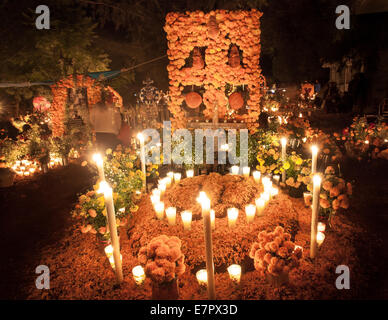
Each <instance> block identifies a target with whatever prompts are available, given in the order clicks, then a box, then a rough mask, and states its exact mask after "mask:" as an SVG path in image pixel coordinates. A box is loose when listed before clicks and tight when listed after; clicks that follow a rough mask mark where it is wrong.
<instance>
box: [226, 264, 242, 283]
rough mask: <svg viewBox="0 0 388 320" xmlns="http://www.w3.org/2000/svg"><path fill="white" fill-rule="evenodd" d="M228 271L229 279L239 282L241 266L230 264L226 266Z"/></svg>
mask: <svg viewBox="0 0 388 320" xmlns="http://www.w3.org/2000/svg"><path fill="white" fill-rule="evenodd" d="M228 273H229V277H230V279H231V280H232V281H233V282H235V283H240V279H241V266H240V265H238V264H232V265H231V266H229V267H228Z"/></svg>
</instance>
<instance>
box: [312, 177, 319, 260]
mask: <svg viewBox="0 0 388 320" xmlns="http://www.w3.org/2000/svg"><path fill="white" fill-rule="evenodd" d="M321 181H322V179H321V177H320V176H319V175H317V174H316V175H315V176H314V177H313V209H312V216H311V238H310V239H311V240H310V258H315V256H316V254H317V231H318V230H317V229H318V210H319V196H320V192H321Z"/></svg>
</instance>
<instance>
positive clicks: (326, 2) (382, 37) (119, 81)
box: [0, 0, 388, 104]
mask: <svg viewBox="0 0 388 320" xmlns="http://www.w3.org/2000/svg"><path fill="white" fill-rule="evenodd" d="M40 4H46V5H47V6H49V8H50V15H51V29H50V30H37V29H36V28H35V19H36V17H37V16H38V15H37V14H35V8H36V7H37V6H38V5H40ZM339 4H346V5H348V6H349V7H350V8H351V14H352V16H351V28H350V30H337V29H336V28H335V19H336V14H335V8H336V7H337V6H338V5H339ZM384 6H385V7H386V6H387V4H386V1H378V0H377V1H376V0H375V1H365V0H364V1H363V0H359V1H355V0H345V1H338V0H314V1H312V0H297V1H289V0H276V1H273V0H239V1H235V0H233V1H231V0H223V1H222V0H221V1H220V0H206V1H202V0H195V1H194V0H186V1H167V0H164V1H157V0H152V1H151V0H143V1H131V0H119V1H112V0H99V1H93V0H78V1H77V0H59V1H58V0H55V1H54V0H48V1H45V2H44V3H43V2H42V1H27V0H18V1H11V0H5V1H4V0H3V1H2V2H1V4H0V14H1V19H0V39H1V40H0V41H1V46H0V60H1V65H0V81H1V82H23V81H46V80H58V79H60V78H61V77H62V76H63V75H65V74H70V73H74V72H76V73H85V72H91V71H102V70H117V69H121V68H125V67H130V66H134V65H137V64H139V63H142V62H144V61H147V60H150V59H153V58H157V57H160V56H163V55H165V54H166V44H167V42H166V39H165V32H164V30H163V26H164V23H165V20H164V18H165V15H166V14H167V13H168V12H170V11H184V10H203V11H205V12H206V11H210V10H213V9H249V8H258V9H259V10H261V11H263V13H264V15H263V17H262V18H261V27H262V55H261V67H262V69H263V73H264V75H265V76H266V78H267V82H268V83H269V84H271V83H273V82H274V81H276V82H277V84H278V85H279V84H280V85H287V84H298V83H300V82H302V81H305V80H307V81H314V80H316V79H319V80H320V81H321V82H322V83H325V82H327V81H328V78H329V71H328V69H324V68H322V64H323V62H327V61H340V60H341V59H342V58H343V57H344V56H349V57H352V58H353V59H354V60H355V61H361V60H362V61H365V62H366V63H365V64H366V75H367V76H368V77H369V78H370V81H372V83H373V82H375V81H377V82H381V81H382V82H383V83H384V84H383V86H382V87H383V88H386V87H388V79H387V77H386V76H385V74H386V72H385V70H386V69H384V68H386V67H385V66H386V65H387V64H388V58H387V55H386V52H387V51H386V48H387V43H388V37H387V34H386V32H385V30H386V29H387V21H388V19H387V18H388V13H387V12H381V11H384V10H381V8H384ZM385 9H386V8H385ZM379 11H380V12H379ZM385 11H387V10H385ZM167 63H168V60H167V57H165V58H162V59H160V60H158V61H156V62H153V63H150V64H146V65H144V66H142V67H139V68H136V69H135V70H134V71H131V72H127V73H125V74H123V75H122V76H120V77H118V78H116V79H114V80H110V81H109V82H108V84H109V85H111V86H113V87H114V88H115V89H117V90H118V92H119V93H120V94H121V95H122V96H123V98H124V104H128V103H132V102H133V99H134V98H133V94H134V93H135V92H137V91H138V90H139V88H140V87H141V86H142V81H143V80H144V79H145V78H146V77H147V76H149V77H151V78H152V79H153V80H154V81H155V83H156V86H157V87H159V88H161V89H163V90H167V85H168V75H167V70H166V66H167ZM376 78H378V80H376ZM44 90H47V88H45V87H30V88H18V89H15V88H8V89H1V90H0V94H1V97H2V99H3V101H6V100H4V99H8V100H9V101H11V102H12V101H19V102H20V103H21V104H23V102H26V103H27V101H31V100H30V99H31V98H32V97H33V96H34V95H36V94H38V93H41V92H42V91H44ZM385 90H386V89H385ZM385 93H386V91H385ZM380 94H381V93H380ZM383 95H384V94H383Z"/></svg>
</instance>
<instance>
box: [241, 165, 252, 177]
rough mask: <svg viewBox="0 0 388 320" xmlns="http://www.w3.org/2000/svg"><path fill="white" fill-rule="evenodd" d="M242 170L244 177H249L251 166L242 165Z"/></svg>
mask: <svg viewBox="0 0 388 320" xmlns="http://www.w3.org/2000/svg"><path fill="white" fill-rule="evenodd" d="M242 171H243V175H244V177H246V178H248V177H249V174H250V172H251V168H249V167H243V169H242Z"/></svg>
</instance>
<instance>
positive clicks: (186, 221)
mask: <svg viewBox="0 0 388 320" xmlns="http://www.w3.org/2000/svg"><path fill="white" fill-rule="evenodd" d="M181 218H182V223H183V228H184V229H185V230H190V229H191V221H192V218H193V213H192V212H191V211H188V210H187V211H183V212H181Z"/></svg>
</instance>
